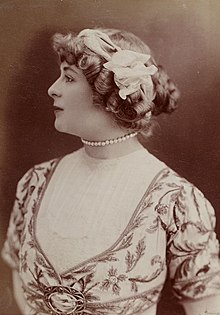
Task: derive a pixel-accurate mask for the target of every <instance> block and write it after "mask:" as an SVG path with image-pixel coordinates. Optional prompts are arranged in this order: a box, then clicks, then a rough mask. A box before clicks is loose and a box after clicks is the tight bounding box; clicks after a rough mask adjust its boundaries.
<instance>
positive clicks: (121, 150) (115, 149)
mask: <svg viewBox="0 0 220 315" xmlns="http://www.w3.org/2000/svg"><path fill="white" fill-rule="evenodd" d="M84 147H85V151H86V153H87V154H88V155H89V156H91V157H94V158H97V159H113V158H117V157H120V156H123V155H127V154H129V153H132V152H134V151H137V150H139V149H141V148H142V145H141V144H140V142H139V141H138V139H137V137H133V138H129V139H127V140H125V141H123V142H119V143H115V144H109V145H105V146H100V147H96V146H89V145H86V144H85V145H84Z"/></svg>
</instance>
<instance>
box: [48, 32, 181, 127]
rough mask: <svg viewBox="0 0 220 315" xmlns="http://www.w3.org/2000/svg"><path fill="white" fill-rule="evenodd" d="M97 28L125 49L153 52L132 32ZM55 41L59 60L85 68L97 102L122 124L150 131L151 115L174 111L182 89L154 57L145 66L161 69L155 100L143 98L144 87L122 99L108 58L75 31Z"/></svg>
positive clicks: (155, 86) (156, 78) (154, 82)
mask: <svg viewBox="0 0 220 315" xmlns="http://www.w3.org/2000/svg"><path fill="white" fill-rule="evenodd" d="M97 30H99V31H102V32H103V33H105V34H107V35H108V36H109V37H110V39H111V40H112V42H113V43H114V44H116V45H117V46H119V47H120V48H122V49H127V50H132V51H135V52H138V53H144V54H150V55H151V52H150V49H149V47H148V46H147V45H146V44H145V43H144V42H143V41H142V40H141V39H140V38H138V37H137V36H135V35H134V34H132V33H130V32H127V31H120V30H115V29H102V28H98V29H97ZM52 41H53V48H54V50H55V51H56V52H57V53H58V55H59V58H60V62H63V61H66V62H67V63H69V64H75V65H76V66H77V67H79V68H80V69H82V71H83V73H84V75H85V76H86V78H87V80H88V82H89V83H90V85H91V87H92V89H93V100H94V104H95V105H99V106H101V107H102V108H103V109H105V110H108V111H109V112H110V113H111V114H112V115H113V118H114V120H115V121H116V122H117V124H118V125H119V126H122V127H125V128H128V129H131V130H134V131H139V132H148V131H149V128H150V126H151V115H155V116H156V115H159V114H161V113H171V112H173V111H174V110H175V109H176V103H177V99H178V97H179V91H178V89H177V87H176V85H175V84H174V83H173V82H172V81H171V80H170V78H169V77H168V75H167V74H166V72H165V71H164V70H163V68H162V67H161V66H160V65H157V64H156V62H155V60H154V59H153V57H152V56H151V58H150V59H149V60H148V62H147V63H146V64H145V65H146V66H150V65H152V64H154V65H156V67H157V68H158V71H157V72H156V73H155V74H154V75H152V81H153V85H154V91H155V98H154V100H153V101H151V102H149V100H147V98H144V97H143V93H141V89H140V90H139V91H137V92H134V93H133V94H131V95H129V96H127V98H126V100H123V99H122V98H121V97H120V96H119V93H118V92H119V89H118V87H117V86H116V84H115V82H114V74H113V72H112V71H110V70H108V69H106V68H104V67H103V64H104V63H106V60H105V59H104V58H103V57H101V56H99V55H97V54H96V53H94V52H92V51H91V50H90V49H89V48H87V46H86V45H85V44H84V40H83V38H77V36H75V35H73V34H72V33H69V34H68V35H62V34H58V33H57V34H55V35H54V36H53V38H52Z"/></svg>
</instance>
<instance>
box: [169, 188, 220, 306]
mask: <svg viewBox="0 0 220 315" xmlns="http://www.w3.org/2000/svg"><path fill="white" fill-rule="evenodd" d="M175 196H176V197H175V198H174V202H173V204H172V220H171V224H170V227H169V240H168V250H167V253H168V264H169V274H170V278H171V282H172V286H173V292H174V295H175V296H176V297H177V298H178V299H179V300H180V301H182V302H185V301H187V300H188V301H189V300H197V299H201V298H204V297H208V296H211V295H215V294H219V293H220V261H219V242H218V240H217V239H216V233H215V223H216V218H215V213H214V209H213V207H212V205H211V204H210V202H209V201H208V200H207V199H206V198H205V197H204V195H203V194H202V193H201V191H199V190H198V189H197V188H196V187H195V186H193V185H192V184H190V183H186V184H185V185H182V186H181V189H180V190H179V192H178V193H177V194H176V195H175Z"/></svg>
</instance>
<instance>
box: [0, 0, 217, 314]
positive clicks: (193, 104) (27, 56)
mask: <svg viewBox="0 0 220 315" xmlns="http://www.w3.org/2000/svg"><path fill="white" fill-rule="evenodd" d="M219 16H220V1H219V0H185V1H183V0H0V27H1V35H0V63H1V67H0V85H1V97H0V118H1V123H0V138H1V155H0V162H1V168H0V170H1V173H0V174H1V186H0V187H1V189H0V192H1V196H0V200H1V214H0V219H1V222H0V224H1V225H0V227H1V229H0V232H1V233H0V241H1V243H0V245H1V246H2V244H3V240H4V239H5V233H6V228H7V225H8V220H9V215H10V212H11V208H12V204H13V200H14V195H15V188H16V183H17V181H18V180H19V178H20V177H21V176H22V175H23V174H24V172H26V171H27V169H29V168H30V167H31V166H33V165H34V164H36V163H39V162H42V161H46V160H49V159H51V158H54V157H58V156H62V155H64V154H66V153H68V152H71V151H73V150H76V149H78V148H79V147H80V146H81V142H80V140H79V139H78V138H76V137H72V136H68V135H65V134H59V133H58V132H57V131H56V130H55V129H54V127H53V121H54V114H53V110H52V100H51V99H49V97H48V96H47V89H48V87H49V86H50V84H51V83H52V82H53V80H55V78H56V77H57V76H58V74H59V69H58V67H57V64H56V56H55V54H53V52H52V49H51V46H50V38H51V36H52V34H53V33H55V32H66V31H69V30H72V31H74V32H78V31H80V30H81V29H83V28H91V27H95V26H103V27H113V28H119V29H126V30H128V31H132V32H134V33H135V34H137V35H138V36H140V37H141V38H142V39H143V40H144V41H145V42H146V43H147V44H149V46H150V47H151V49H152V50H153V52H154V56H155V58H156V60H157V61H158V63H159V64H162V65H164V66H165V68H166V69H167V71H168V74H169V75H170V76H171V78H173V79H174V80H175V81H176V83H177V85H178V86H179V89H180V90H181V99H180V101H179V109H178V110H177V111H176V112H175V113H173V114H172V115H164V116H161V117H159V119H158V125H157V127H156V129H155V131H154V135H153V136H152V137H151V138H149V140H148V141H147V143H146V147H147V148H149V150H150V151H151V152H152V153H153V154H154V155H156V156H157V157H158V158H159V159H162V160H163V161H165V162H166V163H167V164H168V165H169V166H170V167H171V168H173V169H174V170H176V171H177V172H179V174H181V175H182V176H184V177H186V178H187V179H188V180H189V181H191V182H192V183H194V184H195V185H196V186H197V187H198V188H199V189H200V190H202V191H203V193H204V194H205V195H206V196H207V197H208V199H209V200H210V201H211V203H212V204H213V206H214V207H215V209H216V213H217V220H218V224H217V233H218V235H219V234H220V233H219V227H220V224H219V221H220V215H219V210H218V209H219V206H220V194H219V183H220V164H219V155H220V135H219V130H220V123H219V122H220V104H219V99H220V38H219V36H220V35H219V29H220V18H219ZM0 270H1V272H2V274H1V280H0V281H1V286H0V313H1V315H18V314H19V312H18V310H17V309H16V306H15V305H14V301H13V297H12V291H11V280H10V270H9V268H8V267H7V266H6V265H5V264H4V263H3V262H1V265H0ZM169 286H170V285H169V282H168V283H167V285H166V288H165V291H164V297H163V298H162V300H161V302H160V305H159V309H158V314H159V315H165V314H167V315H168V314H169V315H170V314H171V315H172V314H179V315H180V314H183V311H182V310H181V308H180V307H179V306H178V305H176V304H174V298H173V296H172V295H171V294H170V289H169Z"/></svg>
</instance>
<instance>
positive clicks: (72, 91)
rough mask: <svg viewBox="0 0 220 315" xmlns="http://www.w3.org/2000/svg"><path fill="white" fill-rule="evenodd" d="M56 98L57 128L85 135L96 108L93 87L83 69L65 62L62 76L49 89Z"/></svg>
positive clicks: (61, 70) (50, 94) (54, 98)
mask: <svg viewBox="0 0 220 315" xmlns="http://www.w3.org/2000/svg"><path fill="white" fill-rule="evenodd" d="M48 94H49V96H51V97H52V98H53V100H54V104H53V105H54V112H55V128H56V129H57V130H58V131H60V132H65V133H69V134H73V135H78V136H83V130H84V129H85V126H86V124H87V122H88V118H89V117H90V116H91V114H92V111H93V110H94V107H95V106H94V105H93V97H92V88H91V86H90V85H89V83H88V81H87V79H86V77H85V75H84V74H83V72H82V70H81V69H79V68H77V67H76V66H75V65H69V64H68V63H67V62H63V63H62V64H61V66H60V77H59V78H58V79H57V80H56V81H55V82H54V83H53V84H52V85H51V87H50V88H49V89H48Z"/></svg>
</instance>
